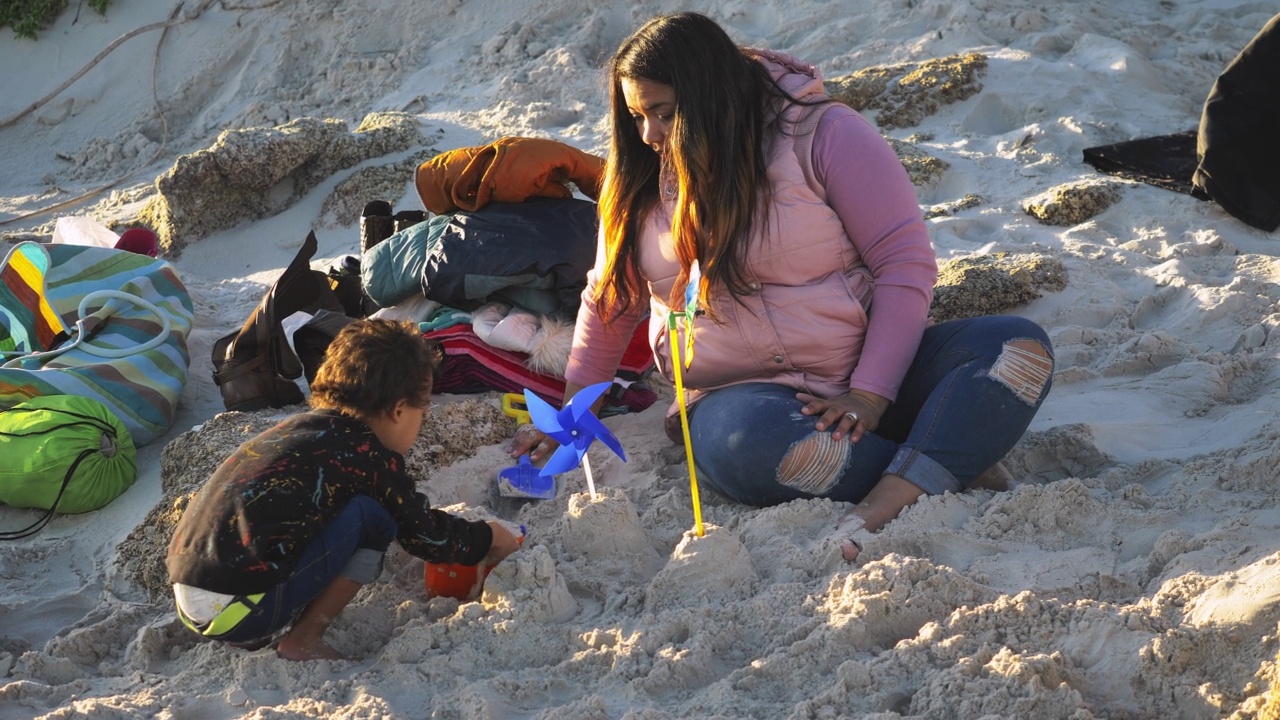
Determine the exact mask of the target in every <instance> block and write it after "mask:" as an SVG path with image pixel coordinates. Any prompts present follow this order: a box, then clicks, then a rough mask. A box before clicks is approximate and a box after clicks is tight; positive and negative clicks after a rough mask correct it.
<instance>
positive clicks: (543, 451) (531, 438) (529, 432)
mask: <svg viewBox="0 0 1280 720" xmlns="http://www.w3.org/2000/svg"><path fill="white" fill-rule="evenodd" d="M558 447H560V443H558V442H556V441H555V440H552V439H551V438H549V437H547V436H546V434H544V433H543V432H542V431H541V430H539V429H538V428H536V427H534V426H533V424H531V423H526V424H524V425H521V426H520V427H518V428H516V434H515V437H513V438H511V445H510V446H508V448H507V451H508V453H509V454H510V455H511V457H512V458H519V457H520V456H521V455H524V454H526V453H528V455H529V461H530V462H532V463H533V464H535V465H536V464H538V463H539V462H542V459H543V458H545V457H548V456H550V455H551V453H553V452H555V450H556V448H558Z"/></svg>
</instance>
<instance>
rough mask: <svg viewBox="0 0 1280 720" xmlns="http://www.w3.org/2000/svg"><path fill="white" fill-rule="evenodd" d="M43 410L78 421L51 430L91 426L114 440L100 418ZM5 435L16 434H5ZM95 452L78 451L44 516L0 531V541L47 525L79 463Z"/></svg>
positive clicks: (27, 533)
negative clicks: (21, 526) (22, 525)
mask: <svg viewBox="0 0 1280 720" xmlns="http://www.w3.org/2000/svg"><path fill="white" fill-rule="evenodd" d="M17 409H18V408H6V409H4V410H0V414H3V413H7V412H13V411H14V410H17ZM43 409H44V410H46V411H48V412H57V413H62V414H63V415H70V416H71V417H75V418H79V419H80V420H79V421H77V422H69V423H65V424H62V425H59V426H58V427H57V428H51V429H61V428H64V427H70V426H72V425H85V424H87V425H93V426H95V427H97V428H98V429H99V430H102V431H103V432H105V433H107V434H108V435H111V437H112V438H113V439H114V438H115V434H116V429H115V428H114V427H112V426H111V424H110V423H106V422H103V421H102V420H101V419H100V418H96V417H93V416H92V415H82V414H80V413H75V412H71V411H69V410H57V409H53V408H43ZM45 432H47V431H45ZM5 434H17V433H5ZM29 434H31V435H34V434H35V433H29ZM95 452H98V448H85V449H84V450H81V451H80V454H78V455H76V459H75V460H74V461H72V463H71V467H69V468H67V473H66V475H64V476H63V477H62V486H61V487H59V488H58V495H57V497H55V498H54V499H53V502H52V503H50V505H49V509H48V510H46V511H45V512H44V515H41V516H40V517H39V518H38V519H36V521H35V522H33V523H31V524H30V525H28V526H26V527H24V528H22V529H21V530H0V540H21V539H22V538H26V537H31V536H32V535H35V534H36V533H38V532H40V531H41V530H43V529H44V526H45V525H48V524H49V521H50V520H53V516H54V515H55V514H57V512H58V503H60V502H62V496H63V494H65V493H66V492H67V486H69V485H70V484H71V480H72V478H74V477H75V475H76V470H77V469H79V467H80V463H82V462H84V459H85V458H87V457H89V456H90V455H92V454H93V453H95Z"/></svg>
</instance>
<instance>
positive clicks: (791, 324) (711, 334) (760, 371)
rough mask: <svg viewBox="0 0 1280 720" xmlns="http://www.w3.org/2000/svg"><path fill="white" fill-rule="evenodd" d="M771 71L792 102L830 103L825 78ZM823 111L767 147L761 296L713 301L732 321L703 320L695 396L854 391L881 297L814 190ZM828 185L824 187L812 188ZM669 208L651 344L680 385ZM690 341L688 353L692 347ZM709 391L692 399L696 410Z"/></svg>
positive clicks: (756, 251)
mask: <svg viewBox="0 0 1280 720" xmlns="http://www.w3.org/2000/svg"><path fill="white" fill-rule="evenodd" d="M763 55H764V57H762V62H764V63H765V65H766V66H767V67H769V69H770V71H771V72H773V74H774V77H775V78H777V79H778V80H779V82H780V84H782V86H783V87H784V88H785V89H787V90H788V91H789V92H790V93H791V94H792V95H793V96H797V97H801V98H815V97H820V96H821V93H822V79H821V76H820V75H819V74H818V71H817V70H816V68H813V67H812V66H810V65H806V64H804V63H800V62H799V61H796V60H794V59H792V58H789V57H787V56H784V55H779V54H774V53H767V52H766V53H764V54H763ZM822 109H823V108H822V107H818V108H808V107H803V106H792V107H791V108H789V109H788V110H787V111H786V112H785V113H784V120H785V124H786V126H787V130H786V132H784V133H782V134H780V135H778V136H777V137H775V138H774V139H773V141H772V142H771V143H770V145H771V147H770V148H769V149H768V162H769V167H768V178H769V181H770V182H771V183H772V191H773V205H772V206H771V209H770V223H769V226H768V228H767V229H766V228H759V229H757V230H756V232H755V233H754V235H753V237H752V238H751V241H750V243H751V244H750V249H749V251H748V254H747V268H746V271H747V272H746V275H747V278H748V280H749V282H750V284H751V288H752V292H751V293H750V294H749V295H746V296H745V297H741V298H739V300H740V302H738V301H735V300H734V299H732V298H728V297H725V296H724V295H725V293H724V292H723V291H722V292H721V293H720V294H719V297H717V296H716V294H715V289H714V288H713V289H712V298H711V302H712V304H713V307H714V309H715V311H716V313H717V314H718V316H719V317H721V318H722V319H723V320H724V322H723V323H722V324H718V323H716V322H713V321H712V320H710V319H708V318H706V317H699V318H698V319H697V322H696V326H695V331H694V357H693V363H692V365H690V366H689V367H688V368H686V369H685V370H684V371H683V380H684V385H685V387H686V388H690V389H700V390H714V389H717V388H721V387H725V386H727V385H733V384H737V383H744V382H772V383H777V384H780V385H784V386H787V387H792V388H795V389H797V390H804V391H806V392H809V393H812V394H814V395H819V396H822V397H833V396H835V395H839V394H843V393H846V392H848V391H849V377H850V375H851V374H852V373H853V369H854V367H855V366H856V365H857V363H858V358H859V357H860V355H861V353H862V344H863V339H864V337H865V335H866V329H867V312H868V310H869V309H870V308H869V307H868V306H869V303H870V298H871V294H872V290H873V284H872V279H871V273H870V271H869V270H868V269H867V268H866V266H865V264H864V263H863V262H862V260H861V258H860V257H859V255H858V253H857V250H856V249H855V248H854V245H853V242H852V241H850V239H849V237H848V236H847V235H846V234H845V231H844V226H843V225H842V224H841V222H840V218H839V217H838V216H837V215H836V213H835V211H834V210H832V209H831V207H830V206H828V205H827V204H826V202H825V201H824V198H823V196H822V195H820V194H819V193H820V192H821V188H820V187H818V188H814V187H811V186H810V185H811V183H810V181H809V179H808V178H809V177H811V176H812V171H811V170H809V169H807V168H806V167H805V166H804V165H802V164H801V163H802V162H804V163H805V164H809V163H810V162H811V159H810V152H811V147H812V141H813V132H814V128H815V127H816V126H817V118H818V116H820V115H821V112H822ZM812 184H813V185H817V183H816V182H814V183H812ZM673 207H674V201H666V202H665V204H664V205H662V206H660V207H659V208H658V209H657V210H656V211H655V212H653V213H652V214H651V215H650V217H649V218H648V221H647V222H646V223H645V225H643V226H642V228H641V234H640V238H639V241H640V242H639V244H640V274H641V276H642V277H644V278H646V280H647V281H648V283H649V289H650V291H651V293H652V301H651V310H652V315H651V317H650V322H649V334H650V340H651V343H652V347H653V349H654V355H655V359H656V360H657V363H658V367H659V369H660V370H661V372H662V373H663V374H664V375H666V376H667V377H668V378H672V377H673V374H672V362H671V361H672V356H671V347H670V341H669V331H668V326H667V316H668V313H669V307H668V306H667V304H666V299H667V298H668V297H669V295H670V291H671V286H672V284H673V283H674V281H675V278H676V275H677V273H678V272H679V264H678V263H677V261H676V257H675V253H674V251H673V248H672V244H671V212H672V208H673ZM684 342H685V341H684V337H683V332H681V333H680V344H681V351H682V352H683V348H684ZM697 395H698V393H696V392H694V393H691V394H690V395H689V400H690V401H695V400H696V399H697Z"/></svg>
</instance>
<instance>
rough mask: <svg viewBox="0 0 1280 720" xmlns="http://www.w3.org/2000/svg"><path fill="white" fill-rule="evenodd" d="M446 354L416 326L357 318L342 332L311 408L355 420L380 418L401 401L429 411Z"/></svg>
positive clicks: (313, 392)
mask: <svg viewBox="0 0 1280 720" xmlns="http://www.w3.org/2000/svg"><path fill="white" fill-rule="evenodd" d="M443 355H444V352H443V349H442V348H441V346H440V344H439V343H438V342H435V341H432V340H427V339H426V338H424V337H422V333H421V332H419V331H418V326H417V325H416V324H414V323H411V322H407V321H400V320H382V319H376V318H370V319H363V320H356V321H354V322H351V323H348V324H347V325H346V327H344V328H342V330H340V331H338V334H337V335H336V336H335V337H334V338H333V342H331V343H330V344H329V347H328V349H327V350H326V351H325V354H324V361H323V362H322V363H320V368H319V369H318V370H316V379H315V381H313V382H312V383H311V398H310V401H309V402H310V405H311V407H312V408H315V409H329V410H337V411H338V412H340V413H342V414H344V415H351V416H354V417H377V416H379V415H383V414H385V413H389V412H391V411H392V410H393V409H395V406H396V403H397V402H399V401H400V400H404V401H405V402H407V403H409V404H410V405H413V406H415V407H426V405H427V403H428V402H429V401H430V400H431V382H432V378H433V373H434V372H435V369H436V365H437V364H438V363H439V362H440V360H441V358H442V357H443Z"/></svg>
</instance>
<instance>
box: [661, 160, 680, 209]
mask: <svg viewBox="0 0 1280 720" xmlns="http://www.w3.org/2000/svg"><path fill="white" fill-rule="evenodd" d="M658 185H659V186H660V187H661V188H662V199H663V200H674V199H675V197H676V191H678V190H679V189H680V188H679V185H678V184H677V183H676V173H675V170H673V169H672V168H671V166H670V165H668V164H667V161H666V160H665V159H663V161H662V169H661V170H660V171H659V172H658Z"/></svg>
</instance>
